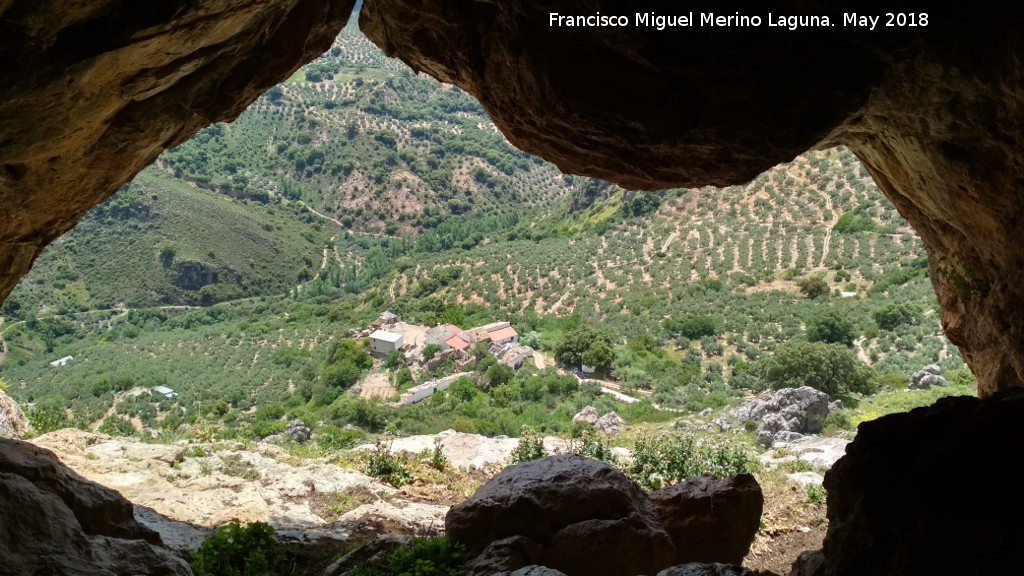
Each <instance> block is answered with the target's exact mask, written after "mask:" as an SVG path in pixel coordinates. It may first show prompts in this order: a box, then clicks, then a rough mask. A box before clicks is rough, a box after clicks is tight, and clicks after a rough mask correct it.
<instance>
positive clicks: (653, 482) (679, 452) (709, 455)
mask: <svg viewBox="0 0 1024 576" xmlns="http://www.w3.org/2000/svg"><path fill="white" fill-rule="evenodd" d="M752 469H753V460H752V459H751V458H750V456H749V455H748V454H747V453H746V451H744V450H743V449H742V448H740V447H738V446H730V445H727V444H725V445H717V446H703V445H700V444H697V443H696V442H695V441H694V440H693V439H691V438H687V437H685V436H672V435H667V436H659V437H653V438H651V437H648V438H640V439H638V440H637V442H636V446H635V447H634V448H633V464H632V466H630V468H629V470H627V474H629V476H631V477H632V478H633V479H634V480H636V481H637V482H638V483H639V484H640V485H641V486H644V487H645V488H654V489H657V487H658V486H660V485H671V484H676V483H678V482H681V481H683V480H686V479H688V478H693V477H695V476H700V475H701V474H705V473H710V474H714V475H715V476H718V477H722V476H728V475H730V474H743V473H749V472H750V471H751V470H752Z"/></svg>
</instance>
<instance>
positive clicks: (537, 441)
mask: <svg viewBox="0 0 1024 576" xmlns="http://www.w3.org/2000/svg"><path fill="white" fill-rule="evenodd" d="M545 456H547V452H545V451H544V442H543V440H541V438H540V437H539V436H537V434H536V432H534V431H533V429H532V428H529V427H527V426H523V431H522V433H521V434H520V435H519V444H517V445H516V449H515V450H513V451H512V463H513V464H519V463H521V462H529V461H530V460H537V459H538V458H543V457H545Z"/></svg>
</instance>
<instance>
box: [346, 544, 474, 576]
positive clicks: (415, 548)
mask: <svg viewBox="0 0 1024 576" xmlns="http://www.w3.org/2000/svg"><path fill="white" fill-rule="evenodd" d="M465 554H466V549H465V547H464V546H463V545H461V544H459V543H458V542H454V541H452V540H449V539H448V538H447V537H445V536H438V537H437V538H415V539H414V540H413V544H412V547H410V548H399V549H397V550H395V551H394V552H392V553H391V554H389V555H388V557H387V560H386V561H385V562H384V566H383V567H366V566H363V567H359V568H356V570H355V571H354V572H353V574H354V575H355V576H462V575H463V574H465V573H466V569H465V567H464V566H463V564H464V563H465Z"/></svg>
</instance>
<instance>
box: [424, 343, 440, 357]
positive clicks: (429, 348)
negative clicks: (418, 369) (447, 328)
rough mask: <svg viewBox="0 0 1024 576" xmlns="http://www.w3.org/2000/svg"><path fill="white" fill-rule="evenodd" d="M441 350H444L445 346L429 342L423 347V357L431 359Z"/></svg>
mask: <svg viewBox="0 0 1024 576" xmlns="http://www.w3.org/2000/svg"><path fill="white" fill-rule="evenodd" d="M441 350H443V348H441V346H440V345H438V344H427V345H426V346H424V347H423V357H424V358H426V359H427V360H430V359H432V358H433V357H434V356H437V353H438V352H440V351H441Z"/></svg>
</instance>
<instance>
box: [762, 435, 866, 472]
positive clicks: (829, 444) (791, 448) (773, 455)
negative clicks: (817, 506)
mask: <svg viewBox="0 0 1024 576" xmlns="http://www.w3.org/2000/svg"><path fill="white" fill-rule="evenodd" d="M849 443H850V441H849V440H847V439H845V438H818V437H814V436H808V437H804V438H802V439H800V440H797V441H796V442H783V443H781V444H778V445H777V446H776V449H774V450H767V451H765V452H764V453H763V454H761V456H759V457H758V460H760V461H761V463H762V464H765V465H768V466H777V465H779V464H785V463H788V462H794V461H800V462H801V463H803V464H810V465H811V466H817V467H821V468H830V467H831V466H832V465H833V464H835V463H836V460H839V459H840V458H842V457H843V455H844V454H846V446H847V445H848V444H849Z"/></svg>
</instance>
